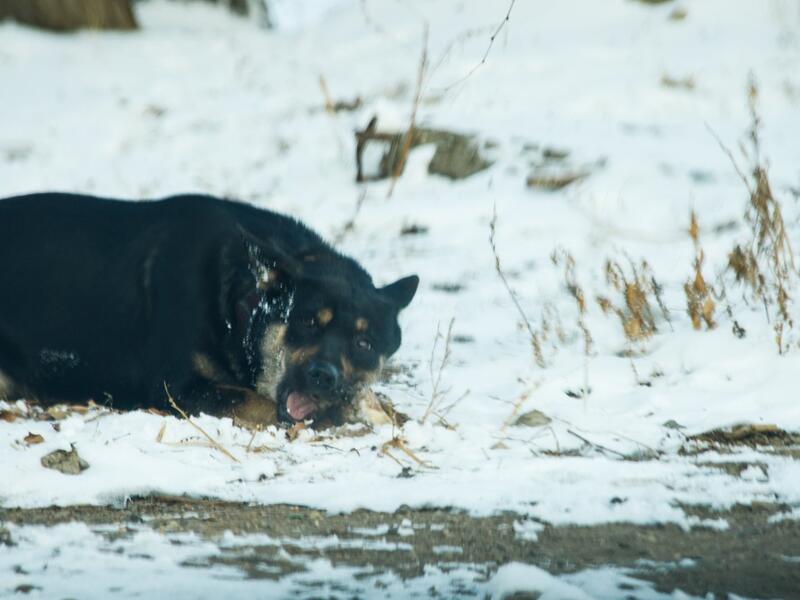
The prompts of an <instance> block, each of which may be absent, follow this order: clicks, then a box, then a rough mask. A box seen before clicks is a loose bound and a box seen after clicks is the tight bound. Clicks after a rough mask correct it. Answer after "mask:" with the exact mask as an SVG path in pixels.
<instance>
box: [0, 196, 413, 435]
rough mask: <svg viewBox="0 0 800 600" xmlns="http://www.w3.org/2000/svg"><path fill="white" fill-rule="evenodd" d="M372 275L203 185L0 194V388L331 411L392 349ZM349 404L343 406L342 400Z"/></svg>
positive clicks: (290, 418) (337, 415)
mask: <svg viewBox="0 0 800 600" xmlns="http://www.w3.org/2000/svg"><path fill="white" fill-rule="evenodd" d="M418 281H419V280H418V278H417V277H416V276H410V277H406V278H404V279H400V280H399V281H396V282H395V283H392V284H391V285H387V286H385V287H382V288H376V287H375V286H374V285H373V283H372V279H371V278H370V276H369V275H368V274H367V272H366V271H364V269H363V268H361V266H360V265H359V264H358V263H356V262H355V261H354V260H352V259H350V258H348V257H346V256H342V255H341V254H339V253H337V252H336V251H334V250H333V249H332V248H331V247H330V246H328V245H327V244H326V243H325V242H323V241H322V239H321V238H320V237H319V236H318V235H317V234H315V233H314V232H312V231H311V230H309V229H308V228H306V227H305V226H303V225H302V224H300V223H299V222H297V221H296V220H294V219H291V218H289V217H286V216H283V215H279V214H276V213H273V212H270V211H266V210H261V209H257V208H255V207H252V206H249V205H245V204H241V203H237V202H231V201H227V200H221V199H218V198H213V197H208V196H175V197H172V198H167V199H165V200H160V201H153V202H125V201H118V200H107V199H100V198H94V197H89V196H80V195H72V194H59V193H47V194H34V195H29V196H19V197H15V198H9V199H5V200H0V285H1V286H2V289H1V290H0V397H3V396H5V397H6V398H13V397H20V396H25V397H33V398H36V399H38V400H40V401H41V402H45V403H48V402H56V401H57V402H62V401H86V400H87V399H94V400H95V401H96V402H97V403H105V404H111V405H112V406H113V407H114V408H119V409H133V408H141V407H154V408H160V409H168V408H169V407H168V404H167V401H168V399H167V392H166V391H165V388H166V389H168V390H169V392H170V393H171V395H172V397H174V399H175V400H176V401H177V402H178V404H179V405H180V406H182V407H183V408H184V409H185V410H187V411H189V412H191V413H199V412H205V413H209V414H215V415H235V414H236V412H237V410H238V411H240V412H242V413H246V415H245V416H244V418H245V419H246V420H250V421H251V422H252V421H260V422H261V423H265V424H268V423H269V422H270V421H271V420H272V421H274V420H276V419H277V420H280V421H284V422H289V423H292V422H297V421H304V420H307V419H313V420H314V421H315V422H317V423H321V422H327V423H337V422H341V421H343V420H347V419H350V418H355V417H354V415H355V414H356V413H358V410H359V407H358V406H357V398H358V396H359V394H360V393H361V392H362V391H363V390H364V389H366V387H367V386H368V385H369V383H370V382H371V381H373V380H374V378H375V377H376V376H377V374H378V372H379V371H380V369H381V367H382V365H383V362H384V361H385V359H386V358H387V357H389V356H390V355H391V354H392V353H394V352H395V351H396V350H397V348H398V347H399V346H400V328H399V326H398V323H397V316H398V313H399V311H400V310H401V309H403V308H404V307H406V306H407V305H408V304H409V302H411V299H412V298H413V297H414V294H415V292H416V289H417V284H418ZM354 403H356V404H354Z"/></svg>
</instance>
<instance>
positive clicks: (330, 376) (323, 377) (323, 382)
mask: <svg viewBox="0 0 800 600" xmlns="http://www.w3.org/2000/svg"><path fill="white" fill-rule="evenodd" d="M306 376H307V377H308V382H309V383H310V384H311V386H312V387H314V388H315V389H317V390H319V391H321V392H330V391H332V390H334V389H336V387H337V386H338V385H339V370H338V369H337V368H336V367H334V366H333V365H332V364H331V363H329V362H322V361H318V360H315V361H312V362H311V363H310V364H309V365H308V367H306Z"/></svg>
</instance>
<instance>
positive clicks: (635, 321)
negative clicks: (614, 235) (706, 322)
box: [596, 260, 669, 345]
mask: <svg viewBox="0 0 800 600" xmlns="http://www.w3.org/2000/svg"><path fill="white" fill-rule="evenodd" d="M629 262H630V271H629V272H628V273H626V272H625V269H623V268H622V266H621V265H620V264H619V262H617V261H612V260H608V261H606V266H605V275H606V281H607V282H608V284H609V285H610V286H611V287H612V288H613V289H614V290H615V291H617V292H619V295H620V298H619V300H617V301H616V302H615V301H613V300H612V299H610V298H608V297H607V296H597V298H596V300H597V304H598V305H599V306H600V308H601V310H602V311H603V312H604V313H606V314H615V315H617V317H619V320H620V323H621V325H622V330H623V333H624V334H625V339H626V340H627V341H628V343H629V344H631V345H633V344H638V343H641V342H645V341H647V340H648V339H650V337H652V335H653V334H654V333H656V332H657V331H658V327H657V326H656V320H655V315H654V312H653V307H652V304H651V299H652V300H654V301H655V303H656V304H657V306H659V307H660V309H661V311H662V314H663V315H664V318H665V319H667V320H669V313H668V312H667V311H666V308H665V307H664V304H663V301H662V300H661V296H660V294H661V286H659V285H658V283H657V282H656V279H655V277H654V276H653V273H652V270H651V269H650V265H649V264H648V263H647V261H644V260H642V261H641V262H640V263H639V264H638V265H637V264H636V263H634V262H633V261H629Z"/></svg>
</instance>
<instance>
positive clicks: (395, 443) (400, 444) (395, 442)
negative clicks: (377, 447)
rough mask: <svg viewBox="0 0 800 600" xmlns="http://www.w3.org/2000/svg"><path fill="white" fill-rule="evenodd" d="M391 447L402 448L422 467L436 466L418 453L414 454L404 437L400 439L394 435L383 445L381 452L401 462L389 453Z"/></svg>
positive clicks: (403, 451)
mask: <svg viewBox="0 0 800 600" xmlns="http://www.w3.org/2000/svg"><path fill="white" fill-rule="evenodd" d="M389 448H396V449H398V450H400V451H401V452H402V453H403V454H405V455H406V456H408V457H409V458H410V459H411V460H413V461H414V462H415V463H417V464H418V465H420V466H421V467H427V468H429V469H435V468H436V467H435V466H434V465H432V464H430V463H429V462H426V461H424V460H422V459H421V458H419V457H418V456H417V455H416V454H414V453H413V452H412V451H411V450H409V449H408V446H406V443H405V442H404V441H403V440H402V439H400V438H399V437H393V438H392V439H391V440H389V441H388V442H385V443H384V444H383V445H382V446H381V452H382V453H384V454H386V455H387V456H389V457H390V458H392V459H393V460H394V461H395V462H396V463H398V464H400V461H399V460H397V459H396V458H395V457H394V456H392V455H391V454H390V453H389V451H388V449H389Z"/></svg>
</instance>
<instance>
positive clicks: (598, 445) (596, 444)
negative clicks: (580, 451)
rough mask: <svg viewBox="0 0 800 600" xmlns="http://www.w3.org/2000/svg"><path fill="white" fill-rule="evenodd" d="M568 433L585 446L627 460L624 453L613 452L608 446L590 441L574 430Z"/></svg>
mask: <svg viewBox="0 0 800 600" xmlns="http://www.w3.org/2000/svg"><path fill="white" fill-rule="evenodd" d="M567 433H568V434H570V435H574V436H575V437H576V438H578V439H579V440H581V441H582V442H583V443H584V444H588V445H590V446H591V447H592V448H595V449H597V450H600V451H601V452H610V453H611V454H616V455H617V456H619V457H620V458H625V455H624V454H623V453H622V452H617V451H616V450H612V449H611V448H608V447H607V446H603V445H601V444H598V443H597V442H593V441H591V440H588V439H586V438H585V437H583V436H582V435H580V434H578V433H575V432H574V431H573V430H572V429H567Z"/></svg>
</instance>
